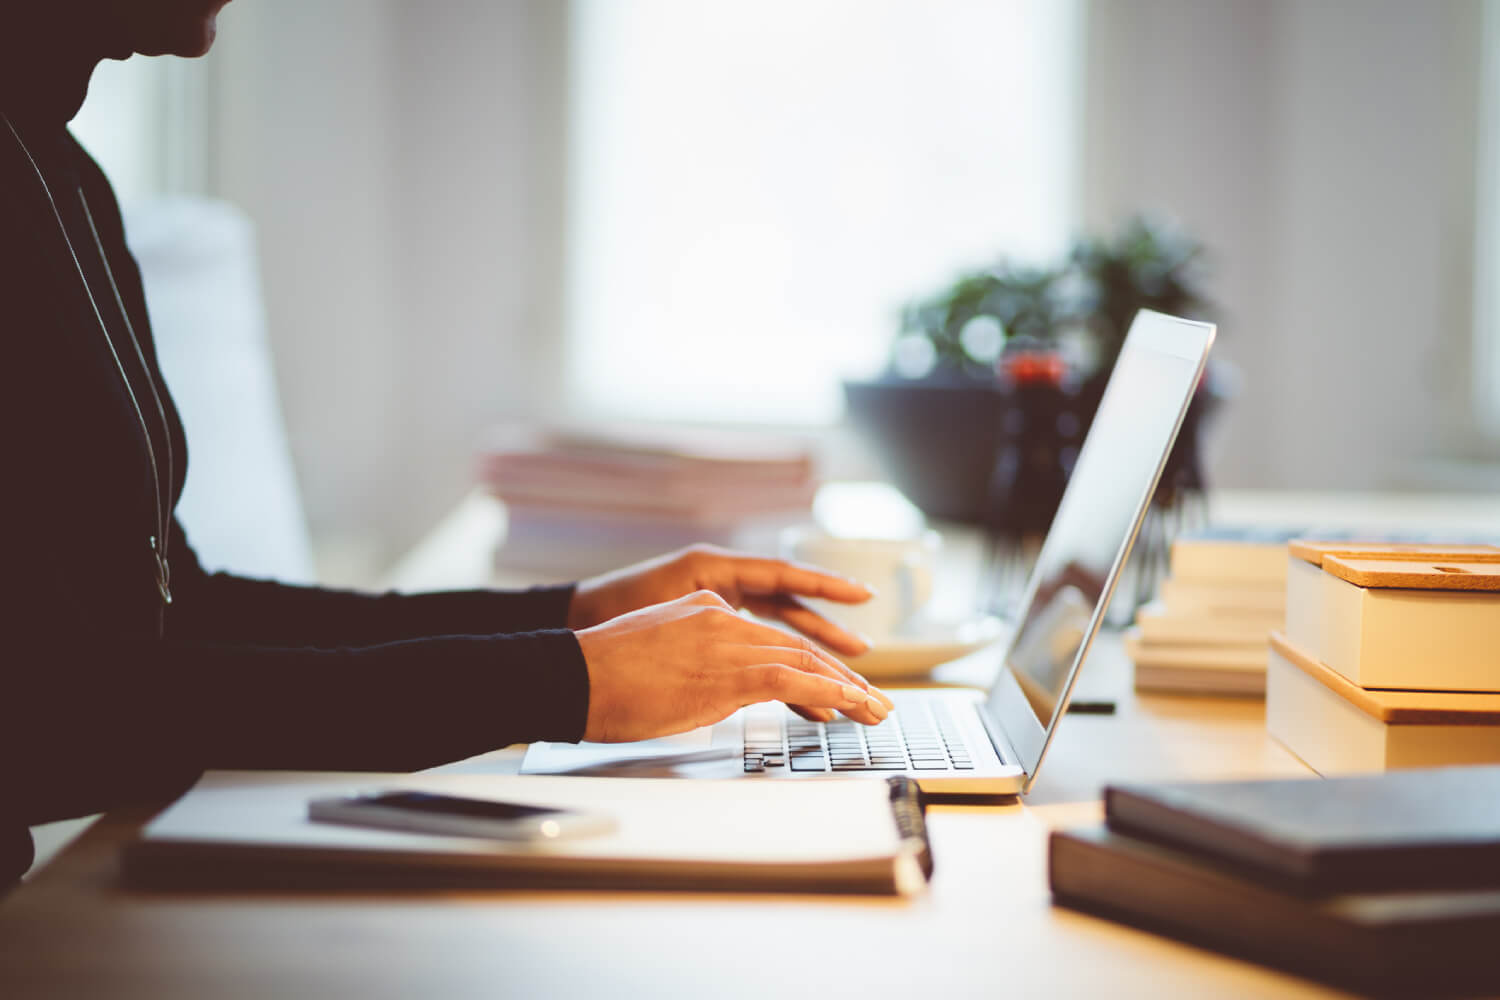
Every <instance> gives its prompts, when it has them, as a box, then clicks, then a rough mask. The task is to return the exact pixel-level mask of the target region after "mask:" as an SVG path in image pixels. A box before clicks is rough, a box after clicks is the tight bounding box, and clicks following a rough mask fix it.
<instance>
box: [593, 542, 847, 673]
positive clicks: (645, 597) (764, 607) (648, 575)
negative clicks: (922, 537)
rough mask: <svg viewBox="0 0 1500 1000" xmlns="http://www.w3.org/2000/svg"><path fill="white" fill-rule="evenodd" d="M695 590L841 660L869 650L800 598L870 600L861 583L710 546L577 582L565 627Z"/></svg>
mask: <svg viewBox="0 0 1500 1000" xmlns="http://www.w3.org/2000/svg"><path fill="white" fill-rule="evenodd" d="M700 590H709V591H713V592H714V593H715V594H717V595H718V596H719V597H720V598H722V599H723V600H724V602H725V603H726V604H728V605H729V606H730V607H731V608H746V609H748V610H750V611H752V612H754V613H755V614H757V615H759V616H761V617H762V618H774V619H776V620H778V621H783V622H785V623H786V624H788V625H790V626H792V627H793V628H795V629H796V630H797V631H799V632H801V633H802V634H804V635H807V636H810V637H812V638H813V639H816V640H817V641H818V642H820V643H822V644H823V645H824V646H827V647H828V648H829V649H831V650H833V651H834V652H837V653H843V654H844V655H845V656H858V655H859V654H860V653H863V652H864V651H865V650H867V649H868V648H869V645H870V644H869V643H868V642H867V641H866V640H865V639H864V638H863V637H862V636H859V635H856V634H855V633H853V632H849V631H846V630H845V629H842V628H840V627H839V626H837V625H835V624H834V623H833V622H831V621H829V620H828V619H827V618H824V617H823V616H822V615H820V614H818V613H817V612H816V611H814V610H812V609H811V608H809V607H807V606H806V605H805V604H803V603H802V602H801V600H799V598H800V597H822V598H825V599H827V600H831V601H842V602H843V603H846V604H858V603H859V602H861V601H865V600H868V599H869V597H870V590H869V588H868V587H866V586H865V585H864V584H862V583H857V582H855V581H853V580H848V579H845V578H844V577H841V576H834V575H833V574H831V573H823V572H820V571H818V570H815V569H810V568H808V567H806V566H798V565H796V564H794V563H789V562H786V561H784V560H781V559H760V558H756V557H754V556H746V555H740V554H739V553H736V552H730V551H728V550H726V549H720V548H716V547H714V546H712V545H694V546H692V547H691V548H687V549H682V550H681V551H678V552H673V553H671V554H670V555H665V556H662V557H660V558H659V559H653V560H651V561H649V562H643V563H637V564H636V565H634V566H627V567H625V568H624V569H621V570H616V571H615V572H613V573H607V574H605V575H604V576H596V577H594V578H593V579H590V580H584V581H583V582H582V583H580V584H579V585H578V589H577V590H576V591H574V593H573V602H572V604H571V605H569V607H568V628H570V629H573V630H574V631H577V630H579V629H586V628H590V627H592V626H594V625H598V624H600V623H601V622H606V621H608V620H610V619H611V618H615V617H617V616H619V615H623V614H626V613H628V612H631V611H635V610H637V609H638V608H644V607H647V606H649V605H652V604H661V603H662V602H664V601H672V600H675V599H677V598H679V597H683V596H685V595H687V594H692V593H695V592H697V591H700Z"/></svg>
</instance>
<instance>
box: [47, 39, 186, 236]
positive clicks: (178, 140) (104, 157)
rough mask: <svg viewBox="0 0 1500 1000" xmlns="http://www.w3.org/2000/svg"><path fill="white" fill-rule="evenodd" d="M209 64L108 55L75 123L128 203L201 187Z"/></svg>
mask: <svg viewBox="0 0 1500 1000" xmlns="http://www.w3.org/2000/svg"><path fill="white" fill-rule="evenodd" d="M204 72H205V71H204V70H203V69H202V68H201V67H199V66H197V65H196V64H195V63H194V62H192V61H189V60H184V59H165V58H155V59H148V58H145V57H142V56H135V57H133V58H131V59H127V60H125V61H124V62H117V61H115V60H113V59H106V60H104V61H103V62H101V63H100V64H99V66H98V68H97V69H95V70H94V76H93V79H92V81H91V82H90V83H89V96H88V99H87V100H86V101H84V102H83V107H82V108H80V109H79V112H78V115H77V117H76V118H74V119H73V123H72V125H71V129H72V131H73V135H74V136H75V137H76V138H77V139H78V141H79V142H80V143H82V144H83V147H84V148H85V149H87V150H88V151H89V154H90V155H91V156H93V157H94V159H95V160H97V161H98V162H99V166H100V167H102V168H103V169H104V173H105V175H106V176H107V177H108V178H109V180H110V183H111V184H112V185H113V186H114V189H115V196H116V197H117V198H119V200H120V203H121V204H122V205H126V206H129V205H131V204H133V203H135V202H138V201H140V200H142V199H144V198H148V197H151V196H153V195H159V194H165V193H176V192H190V191H197V190H200V189H201V188H202V186H203V183H202V182H203V163H204V157H205V153H204V150H205V147H204V143H203V134H204V129H203V125H202V122H203V108H204V94H203V86H204V76H203V74H204Z"/></svg>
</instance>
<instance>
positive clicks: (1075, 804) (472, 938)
mask: <svg viewBox="0 0 1500 1000" xmlns="http://www.w3.org/2000/svg"><path fill="white" fill-rule="evenodd" d="M1466 503H1467V502H1466V501H1459V502H1458V506H1457V510H1458V513H1459V515H1460V516H1463V515H1465V514H1469V513H1472V514H1473V515H1474V516H1475V517H1476V518H1480V519H1483V518H1485V517H1490V518H1493V517H1495V515H1494V514H1493V513H1492V512H1491V511H1490V510H1489V509H1486V508H1481V507H1480V506H1478V505H1475V506H1474V507H1473V510H1472V511H1470V510H1469V508H1468V507H1467V506H1465V505H1466ZM1252 506H1253V504H1252ZM1268 506H1274V505H1268ZM496 517H497V513H496V512H495V511H494V510H493V509H491V510H489V511H486V510H485V508H484V506H483V504H482V503H480V502H471V503H470V504H469V505H468V506H467V507H466V508H464V509H461V510H460V511H459V512H458V515H457V521H450V523H449V524H448V525H447V526H446V529H449V534H448V536H447V537H445V538H438V539H435V540H434V542H433V544H432V545H430V546H429V547H428V548H427V549H426V550H425V551H424V550H419V551H418V553H416V556H415V557H414V559H413V560H412V561H411V562H409V563H408V565H407V567H406V570H405V571H406V572H407V573H408V574H409V576H408V579H407V580H406V581H404V582H407V583H408V584H412V585H428V586H451V585H456V584H461V583H463V582H466V581H464V580H463V579H460V578H459V577H460V576H461V574H462V572H463V571H462V569H461V568H456V566H455V563H454V562H452V561H447V562H445V561H444V560H443V559H441V558H438V557H437V555H435V554H434V553H438V554H440V550H441V549H442V546H443V545H448V546H450V549H451V551H453V552H456V553H457V554H458V555H459V557H460V560H461V559H462V558H464V557H467V558H469V559H470V563H471V566H472V567H477V568H478V570H477V571H478V572H482V573H486V574H487V573H488V569H487V567H488V549H487V548H481V547H480V545H481V542H482V537H481V536H482V534H483V532H484V530H489V531H491V532H493V531H495V530H497V527H498V525H497V522H496ZM465 519H467V521H468V524H469V527H468V529H467V530H468V533H467V534H465V532H464V531H459V530H456V529H455V526H456V527H457V528H462V527H463V526H464V524H463V523H462V522H464V520H465ZM1450 523H1456V522H1450ZM486 525H488V528H487V529H486ZM1483 527H1485V525H1484V524H1477V523H1476V525H1475V527H1474V530H1480V529H1481V528H1483ZM1489 527H1491V528H1500V524H1494V523H1492V522H1491V523H1490V524H1489ZM491 539H493V534H492V535H491ZM438 543H442V544H438ZM424 560H425V561H424ZM419 570H420V571H421V573H425V574H426V576H425V578H422V577H421V574H420V573H419V572H418V571H419ZM471 579H472V577H471ZM1101 655H1102V658H1101V660H1100V661H1099V662H1100V664H1102V665H1103V667H1102V668H1103V669H1108V667H1109V663H1108V657H1110V656H1114V657H1118V656H1119V652H1118V649H1117V648H1113V649H1112V648H1111V647H1110V646H1109V645H1108V644H1106V645H1105V646H1104V647H1103V649H1102V654H1101ZM1121 694H1122V701H1121V703H1120V707H1119V711H1118V712H1117V713H1116V714H1115V715H1112V716H1087V715H1079V716H1072V717H1070V718H1068V719H1066V720H1065V721H1064V723H1063V727H1062V729H1061V731H1060V733H1059V735H1058V738H1057V741H1056V743H1055V745H1054V748H1053V751H1052V752H1051V754H1050V755H1049V757H1048V759H1047V761H1046V762H1045V767H1044V770H1043V772H1042V777H1041V779H1040V780H1039V782H1038V785H1037V788H1036V791H1035V792H1034V793H1033V794H1032V796H1031V797H1029V798H1028V799H1027V800H1026V801H1025V802H1024V803H1017V802H1014V801H1010V802H1004V803H1003V804H998V805H952V806H945V805H940V806H936V807H934V809H933V810H932V812H931V815H930V828H931V835H932V839H933V848H934V853H935V857H936V862H937V871H936V875H935V878H934V880H933V883H932V887H931V891H930V893H929V894H927V895H926V896H923V897H921V898H918V899H915V900H893V899H871V898H849V897H827V896H813V895H807V896H789V895H774V896H772V895H766V896H758V895H753V894H704V895H690V894H679V895H672V894H662V893H585V892H549V893H540V892H519V891H517V892H494V891H486V892H464V893H455V892H446V893H415V892H413V893H401V894H389V893H379V894H377V893H361V894H349V893H346V894H314V893H306V894H287V893H279V894H272V893H259V894H216V893H198V894H185V893H148V892H139V891H127V890H124V889H122V888H120V887H119V886H118V885H117V884H116V881H115V860H116V852H117V849H118V847H119V845H120V844H121V843H122V842H124V841H125V840H126V839H127V838H128V837H130V836H131V833H132V831H133V830H134V829H135V828H136V827H137V826H138V825H139V824H140V823H141V821H142V820H143V818H144V815H143V814H141V813H122V814H116V815H111V816H109V817H106V818H105V819H104V820H102V821H101V822H100V823H98V824H96V825H95V826H94V827H93V828H91V829H90V830H89V831H88V832H87V833H86V834H85V835H84V836H83V837H82V838H81V839H80V840H79V841H77V842H76V843H74V844H73V845H71V846H70V847H69V848H67V849H66V850H64V851H63V852H62V853H61V854H60V855H59V856H58V857H57V858H56V859H55V860H54V861H53V862H52V863H51V864H50V865H48V866H47V867H46V868H45V869H44V870H43V871H42V872H40V873H39V874H38V875H36V876H35V877H34V878H33V879H32V880H30V881H29V882H27V883H26V884H25V885H23V886H22V887H21V888H20V889H18V890H16V891H15V892H14V893H13V894H12V895H11V897H9V898H8V899H6V900H5V901H4V902H3V904H0V996H4V997H18V998H19V997H25V998H53V997H78V996H105V995H107V996H111V997H132V998H133V997H141V998H150V1000H175V998H184V1000H187V998H191V1000H199V998H205V997H225V998H239V997H245V998H255V1000H263V998H270V997H278V998H279V997H318V998H340V997H350V998H354V997H358V998H361V1000H367V998H383V997H414V996H424V997H442V998H458V997H496V996H507V997H508V996H515V997H528V998H529V997H575V996H576V997H610V998H618V997H653V998H654V997H706V996H712V997H746V998H756V1000H764V998H767V997H780V996H787V995H791V996H846V995H853V994H854V993H855V992H856V990H858V991H861V992H863V993H866V994H870V995H877V996H894V995H898V994H905V993H907V992H908V991H910V990H912V989H921V990H922V991H923V992H924V993H926V994H931V995H937V996H945V997H946V996H951V997H979V996H985V997H992V996H996V995H1007V994H1008V995H1013V996H1023V997H1030V996H1039V995H1059V996H1076V995H1099V996H1153V997H1156V996H1208V995H1213V996H1235V997H1302V996H1334V995H1337V994H1335V993H1333V992H1331V991H1328V990H1325V989H1323V988H1321V987H1318V986H1315V985H1313V984H1311V983H1308V982H1306V981H1304V980H1300V979H1297V978H1294V977H1290V976H1285V975H1282V974H1279V973H1276V972H1272V971H1270V970H1267V969H1263V968H1260V967H1258V966H1254V965H1250V964H1248V963H1244V962H1239V961H1236V960H1233V959H1229V958H1224V957H1221V956H1218V955H1215V954H1213V953H1210V952H1205V951H1201V950H1199V949H1196V948H1192V947H1189V946H1186V945H1181V944H1178V943H1175V942H1173V941H1170V940H1167V939H1165V938H1159V937H1156V936H1154V935H1151V934H1147V933H1143V932H1139V931H1135V930H1132V929H1129V928H1126V927H1123V926H1119V925H1116V924H1113V923H1110V922H1107V921H1103V920H1098V919H1095V918H1092V917H1087V916H1083V915H1080V914H1075V913H1071V912H1068V911H1066V910H1058V909H1054V908H1053V907H1052V906H1051V904H1050V900H1049V897H1048V893H1047V886H1046V868H1045V850H1046V834H1047V831H1048V830H1049V829H1050V828H1051V827H1053V826H1056V825H1067V824H1071V823H1076V822H1088V821H1092V820H1095V819H1097V818H1098V815H1099V805H1098V795H1099V788H1100V786H1101V784H1102V783H1103V782H1104V781H1105V780H1110V779H1118V778H1131V779H1142V778H1155V777H1174V778H1183V777H1202V778H1214V777H1243V776H1248V775H1266V776H1271V775H1278V776H1291V775H1304V776H1305V775H1306V774H1307V773H1308V772H1306V771H1305V770H1304V769H1303V768H1302V766H1301V765H1300V764H1299V763H1298V762H1297V761H1296V760H1295V759H1293V758H1292V757H1291V756H1290V755H1289V754H1287V753H1286V752H1285V751H1283V750H1281V749H1280V748H1279V747H1277V746H1276V745H1274V744H1273V743H1271V742H1270V741H1269V740H1268V739H1267V737H1266V736H1265V732H1264V725H1263V708H1262V705H1261V703H1260V702H1258V701H1249V700H1243V701H1242V700H1233V699H1211V698H1199V697H1169V696H1149V697H1147V696H1143V697H1139V698H1137V697H1135V696H1134V695H1133V694H1132V693H1130V692H1129V691H1128V689H1124V690H1122V692H1121ZM515 760H516V753H515V752H514V751H501V752H499V753H496V754H490V755H486V756H485V757H483V758H475V759H474V760H471V761H467V762H463V763H461V764H459V765H454V766H455V767H461V768H464V769H474V768H493V769H497V770H503V769H509V768H514V766H515Z"/></svg>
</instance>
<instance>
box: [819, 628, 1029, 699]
mask: <svg viewBox="0 0 1500 1000" xmlns="http://www.w3.org/2000/svg"><path fill="white" fill-rule="evenodd" d="M1008 631H1009V626H1007V625H1006V623H1005V622H1003V621H1001V620H1000V619H999V618H995V617H993V616H991V615H984V616H981V617H978V618H973V619H970V620H969V621H965V622H932V621H928V622H922V623H920V624H918V625H914V626H912V627H909V628H906V629H903V630H902V631H901V632H899V633H897V634H896V635H893V636H891V637H890V638H887V639H881V640H877V641H876V642H875V644H874V645H873V646H871V647H870V651H869V652H867V653H865V654H863V655H862V656H851V657H846V658H845V659H844V662H845V663H847V664H849V666H851V667H853V668H854V669H855V670H857V671H859V673H860V674H862V675H863V676H864V677H865V678H866V679H867V680H872V681H882V682H883V681H888V680H895V679H911V678H917V677H922V676H925V675H926V674H928V673H931V671H932V669H933V668H934V667H936V666H938V665H940V664H943V663H947V662H948V661H949V660H956V659H958V658H959V657H960V656H967V655H968V654H969V653H973V652H976V651H977V650H980V649H983V648H984V647H985V646H988V645H989V644H990V643H992V642H995V641H996V640H998V639H1000V638H1002V637H1003V636H1004V635H1005V634H1006V633H1007V632H1008Z"/></svg>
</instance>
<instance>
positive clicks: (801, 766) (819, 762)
mask: <svg viewBox="0 0 1500 1000" xmlns="http://www.w3.org/2000/svg"><path fill="white" fill-rule="evenodd" d="M792 770H793V771H826V770H828V760H827V758H825V757H793V758H792Z"/></svg>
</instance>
